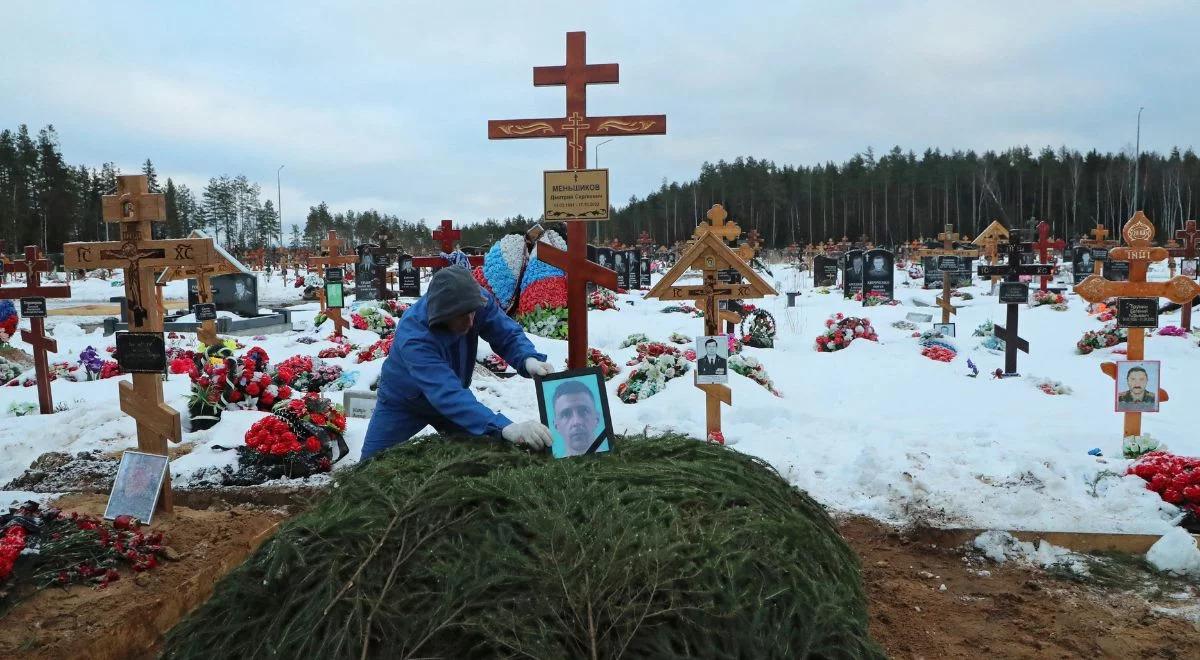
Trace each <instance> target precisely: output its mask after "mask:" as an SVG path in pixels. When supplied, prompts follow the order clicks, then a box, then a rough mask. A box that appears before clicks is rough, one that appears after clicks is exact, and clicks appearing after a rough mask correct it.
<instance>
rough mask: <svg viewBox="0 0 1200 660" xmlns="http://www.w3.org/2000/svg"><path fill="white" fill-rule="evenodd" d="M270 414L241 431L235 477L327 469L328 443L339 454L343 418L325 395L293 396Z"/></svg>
mask: <svg viewBox="0 0 1200 660" xmlns="http://www.w3.org/2000/svg"><path fill="white" fill-rule="evenodd" d="M271 412H272V414H271V415H269V416H267V417H264V418H262V419H260V420H258V421H257V422H255V423H254V424H253V425H252V426H251V427H250V429H249V430H248V431H246V436H245V445H243V446H240V447H238V471H239V472H240V473H241V474H239V475H236V476H234V475H230V476H231V477H232V478H233V479H237V480H241V481H246V480H248V481H251V482H253V481H260V482H261V481H265V480H267V479H278V478H288V479H294V478H299V477H307V476H309V475H312V474H317V473H319V472H329V471H330V470H331V469H332V468H333V462H334V461H333V447H334V445H337V446H338V449H339V452H340V455H339V460H340V457H341V456H345V454H346V451H347V447H346V444H345V441H344V440H343V438H342V436H343V434H344V433H345V431H346V416H345V414H344V412H343V411H342V409H341V407H339V406H336V405H334V404H333V402H331V401H330V400H329V399H326V398H325V397H323V396H321V395H320V394H317V393H316V392H309V393H308V394H305V395H304V396H303V397H301V398H299V399H292V400H290V401H283V402H280V403H279V404H278V405H276V406H275V407H274V408H273V409H272V411H271Z"/></svg>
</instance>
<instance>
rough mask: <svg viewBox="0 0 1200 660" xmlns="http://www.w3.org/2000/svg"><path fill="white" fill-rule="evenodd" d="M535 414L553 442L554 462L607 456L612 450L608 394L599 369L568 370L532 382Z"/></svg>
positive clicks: (537, 378)
mask: <svg viewBox="0 0 1200 660" xmlns="http://www.w3.org/2000/svg"><path fill="white" fill-rule="evenodd" d="M533 383H534V387H536V388H537V396H538V412H539V413H541V416H542V423H543V424H545V425H546V427H547V428H549V429H550V437H551V438H552V439H553V440H554V444H553V445H552V447H551V449H552V451H553V453H554V458H566V457H567V456H580V455H583V454H596V453H600V452H606V451H608V450H609V449H611V448H612V439H613V431H612V417H611V415H610V414H609V411H608V390H606V389H605V388H604V376H603V375H602V374H601V373H600V367H588V368H587V369H571V370H568V371H560V372H558V373H555V374H551V375H549V376H538V377H535V378H534V379H533Z"/></svg>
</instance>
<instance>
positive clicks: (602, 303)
mask: <svg viewBox="0 0 1200 660" xmlns="http://www.w3.org/2000/svg"><path fill="white" fill-rule="evenodd" d="M587 305H588V309H594V310H597V311H604V310H609V309H617V294H616V293H614V292H613V291H610V290H608V289H606V288H604V287H602V286H598V287H596V288H595V289H593V290H592V292H591V293H589V294H588V297H587Z"/></svg>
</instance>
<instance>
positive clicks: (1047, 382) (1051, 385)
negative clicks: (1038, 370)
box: [1030, 378, 1072, 396]
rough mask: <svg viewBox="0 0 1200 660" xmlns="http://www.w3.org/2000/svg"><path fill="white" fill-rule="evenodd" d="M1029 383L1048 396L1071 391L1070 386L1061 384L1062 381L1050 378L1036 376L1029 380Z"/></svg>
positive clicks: (1061, 394) (1062, 394) (1060, 394)
mask: <svg viewBox="0 0 1200 660" xmlns="http://www.w3.org/2000/svg"><path fill="white" fill-rule="evenodd" d="M1030 383H1031V384H1032V385H1033V386H1034V387H1036V388H1038V389H1039V390H1041V391H1043V392H1045V393H1046V394H1049V395H1050V396H1064V395H1067V394H1071V392H1072V390H1071V388H1069V387H1067V386H1066V385H1063V384H1062V381H1058V380H1054V379H1051V378H1036V379H1033V380H1031V381H1030Z"/></svg>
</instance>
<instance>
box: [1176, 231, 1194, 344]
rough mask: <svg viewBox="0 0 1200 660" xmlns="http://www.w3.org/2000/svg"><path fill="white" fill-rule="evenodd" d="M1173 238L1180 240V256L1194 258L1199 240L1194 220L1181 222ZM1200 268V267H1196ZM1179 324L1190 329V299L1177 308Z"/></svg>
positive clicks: (1185, 328)
mask: <svg viewBox="0 0 1200 660" xmlns="http://www.w3.org/2000/svg"><path fill="white" fill-rule="evenodd" d="M1175 239H1176V240H1178V241H1179V242H1180V245H1181V249H1182V253H1183V254H1182V256H1183V258H1184V259H1195V258H1196V242H1197V241H1200V230H1198V229H1196V221H1195V220H1188V221H1187V222H1185V223H1184V224H1183V229H1176V230H1175ZM1198 270H1200V268H1198ZM1179 325H1181V326H1183V329H1184V330H1188V331H1191V329H1192V301H1188V302H1186V303H1184V304H1183V307H1181V308H1180V310H1179Z"/></svg>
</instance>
